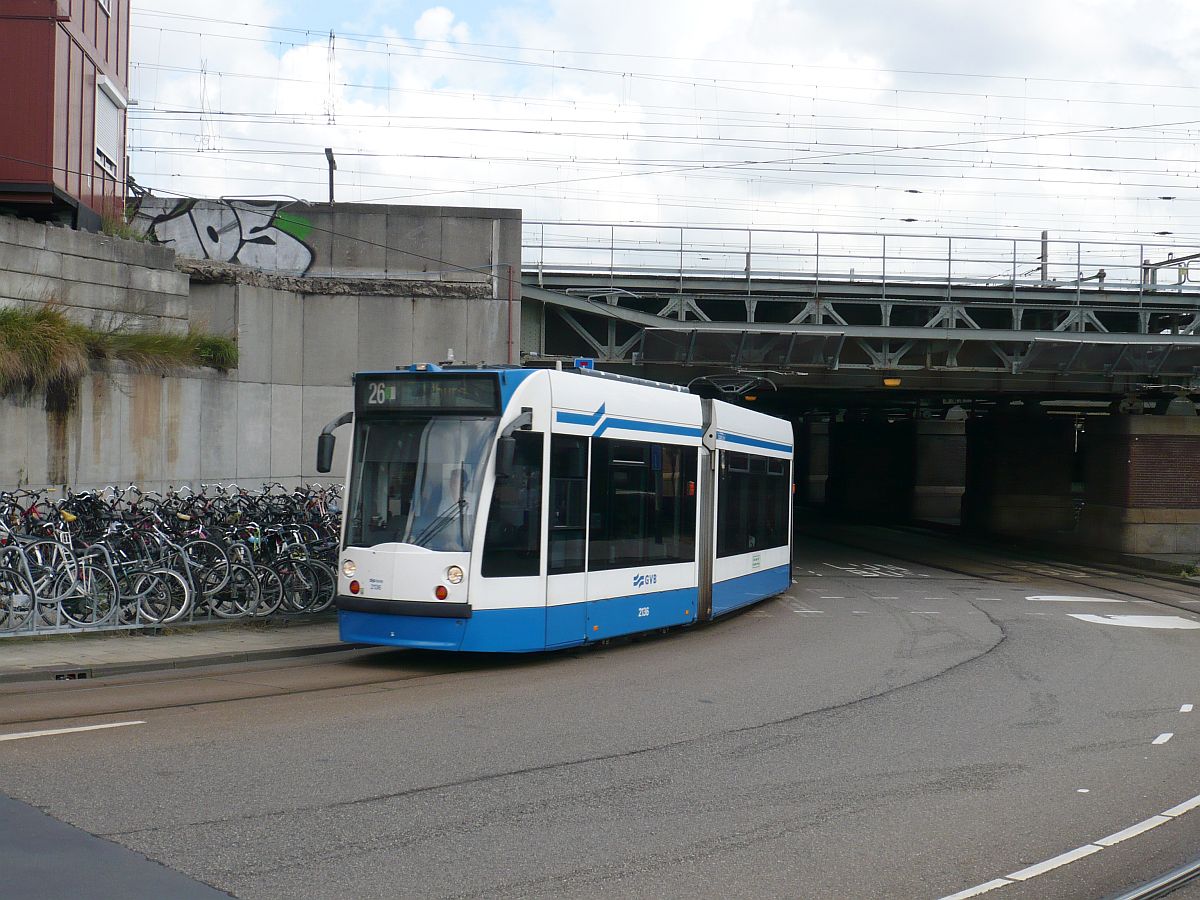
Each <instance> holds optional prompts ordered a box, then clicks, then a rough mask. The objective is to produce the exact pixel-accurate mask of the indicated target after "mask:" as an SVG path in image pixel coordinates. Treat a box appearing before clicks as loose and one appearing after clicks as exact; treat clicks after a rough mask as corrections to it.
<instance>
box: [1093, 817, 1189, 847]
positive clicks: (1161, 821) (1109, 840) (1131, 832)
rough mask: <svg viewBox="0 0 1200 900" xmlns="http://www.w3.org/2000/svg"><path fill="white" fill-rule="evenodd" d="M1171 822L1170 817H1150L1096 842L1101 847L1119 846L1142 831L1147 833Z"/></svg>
mask: <svg viewBox="0 0 1200 900" xmlns="http://www.w3.org/2000/svg"><path fill="white" fill-rule="evenodd" d="M1170 821H1171V817H1170V816H1163V815H1158V816H1151V817H1150V818H1148V819H1146V820H1144V821H1141V822H1138V823H1137V824H1136V825H1130V826H1129V827H1128V828H1123V829H1121V830H1120V831H1118V832H1117V833H1116V834H1110V835H1109V836H1108V837H1106V838H1100V840H1098V841H1096V843H1097V844H1099V845H1100V846H1101V847H1111V846H1113V845H1114V844H1119V843H1121V841H1127V840H1129V839H1130V838H1131V837H1137V836H1138V835H1139V834H1141V833H1142V832H1144V831H1149V830H1150V829H1151V828H1157V827H1158V826H1159V825H1165V824H1166V823H1167V822H1170Z"/></svg>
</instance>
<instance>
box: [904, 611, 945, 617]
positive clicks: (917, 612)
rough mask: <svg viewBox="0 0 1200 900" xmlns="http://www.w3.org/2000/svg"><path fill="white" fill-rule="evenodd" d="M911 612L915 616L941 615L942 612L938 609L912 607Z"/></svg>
mask: <svg viewBox="0 0 1200 900" xmlns="http://www.w3.org/2000/svg"><path fill="white" fill-rule="evenodd" d="M909 612H910V613H912V614H913V615H914V616H940V615H941V614H942V613H941V611H940V610H936V609H910V610H909Z"/></svg>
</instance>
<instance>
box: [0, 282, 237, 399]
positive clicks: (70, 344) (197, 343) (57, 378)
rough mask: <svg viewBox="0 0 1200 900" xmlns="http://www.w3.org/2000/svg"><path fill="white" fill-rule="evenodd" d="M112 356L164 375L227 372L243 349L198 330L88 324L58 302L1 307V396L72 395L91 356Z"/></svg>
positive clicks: (108, 357)
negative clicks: (188, 370)
mask: <svg viewBox="0 0 1200 900" xmlns="http://www.w3.org/2000/svg"><path fill="white" fill-rule="evenodd" d="M108 359H113V360H121V361H122V362H125V363H127V364H128V365H130V366H132V367H133V368H135V369H136V370H138V371H141V372H153V373H157V374H164V375H165V374H167V373H169V372H172V371H175V370H178V369H181V368H185V367H188V366H206V367H209V368H214V369H219V370H221V371H223V372H224V371H228V370H229V369H233V368H236V367H237V363H238V349H237V344H236V343H235V342H234V340H233V339H232V338H228V337H222V336H220V335H214V334H208V333H207V332H203V331H199V330H191V331H188V332H187V333H186V334H172V333H168V332H161V331H138V330H133V329H130V328H125V327H116V328H111V329H108V330H101V329H96V328H89V327H87V326H86V325H81V324H79V323H77V322H72V321H71V320H70V319H68V318H67V316H66V314H65V313H64V312H63V309H62V307H61V306H60V305H58V304H55V303H48V304H46V305H44V306H41V307H38V308H36V309H33V310H29V309H20V308H6V309H0V397H28V396H31V395H32V394H34V393H40V394H46V395H47V396H50V395H59V394H63V395H68V394H71V393H73V391H74V389H75V387H76V386H77V385H78V384H79V382H80V381H81V380H82V379H83V377H84V376H85V375H86V374H87V373H88V369H89V366H90V364H91V361H92V360H108Z"/></svg>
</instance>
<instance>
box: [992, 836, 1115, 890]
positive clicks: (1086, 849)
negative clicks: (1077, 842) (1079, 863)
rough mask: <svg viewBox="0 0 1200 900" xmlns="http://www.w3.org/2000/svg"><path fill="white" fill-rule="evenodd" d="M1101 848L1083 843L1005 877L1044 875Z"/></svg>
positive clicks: (1026, 878) (1024, 879) (1019, 879)
mask: <svg viewBox="0 0 1200 900" xmlns="http://www.w3.org/2000/svg"><path fill="white" fill-rule="evenodd" d="M1103 849H1104V848H1103V847H1101V846H1099V845H1097V844H1084V845H1083V846H1082V847H1076V848H1075V849H1074V850H1068V851H1067V852H1066V853H1060V854H1058V856H1054V857H1051V858H1050V859H1044V860H1042V861H1041V862H1040V863H1034V864H1033V865H1032V866H1026V867H1025V868H1024V869H1018V870H1017V871H1016V872H1012V873H1011V874H1009V875H1008V876H1006V877H1008V878H1009V879H1010V880H1012V881H1028V880H1029V879H1030V878H1037V877H1038V876H1039V875H1045V874H1046V873H1047V872H1049V871H1051V870H1053V869H1057V868H1058V867H1059V866H1065V865H1066V864H1067V863H1073V862H1075V860H1077V859H1083V858H1084V857H1085V856H1091V855H1092V854H1093V853H1099V852H1100V851H1101V850H1103Z"/></svg>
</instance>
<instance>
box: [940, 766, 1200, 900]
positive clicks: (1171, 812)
mask: <svg viewBox="0 0 1200 900" xmlns="http://www.w3.org/2000/svg"><path fill="white" fill-rule="evenodd" d="M1077 790H1078V792H1079V793H1081V794H1086V793H1088V789H1087V788H1078V789H1077ZM1197 807H1200V794H1198V795H1197V796H1195V797H1192V798H1191V799H1190V800H1184V801H1183V802H1182V803H1180V804H1179V805H1178V806H1172V807H1171V808H1170V809H1166V810H1163V811H1162V812H1161V813H1159V814H1158V815H1156V816H1151V817H1150V818H1148V819H1144V820H1142V821H1141V822H1138V823H1137V824H1136V825H1130V826H1129V827H1128V828H1124V829H1122V830H1121V831H1117V832H1114V833H1113V834H1110V835H1109V836H1108V837H1106V838H1100V839H1099V840H1098V841H1093V842H1092V843H1090V844H1084V845H1083V846H1082V847H1076V848H1075V849H1074V850H1068V851H1067V852H1066V853H1060V854H1059V855H1058V856H1055V857H1052V858H1051V859H1047V860H1044V861H1043V862H1040V863H1034V864H1033V865H1032V866H1027V867H1026V868H1024V869H1020V870H1019V871H1016V872H1013V873H1012V874H1011V875H1008V876H1006V877H1005V878H993V879H992V880H991V881H985V882H984V883H983V884H977V885H975V887H969V888H966V889H965V890H961V891H959V892H958V893H957V894H949V895H948V896H945V897H942V898H941V900H966V898H968V897H978V896H979V895H980V894H986V893H987V892H988V891H993V890H995V889H996V888H998V887H1004V886H1005V885H1006V884H1012V883H1013V882H1014V881H1028V880H1029V879H1030V878H1036V877H1037V876H1038V875H1043V874H1045V873H1046V872H1050V871H1052V870H1054V869H1057V868H1059V867H1060V866H1065V865H1067V864H1068V863H1072V862H1074V861H1075V860H1077V859H1083V858H1084V857H1085V856H1091V855H1092V854H1093V853H1099V852H1100V851H1101V850H1104V849H1105V848H1106V847H1112V846H1113V845H1114V844H1119V843H1121V841H1125V840H1128V839H1129V838H1131V837H1136V836H1137V835H1139V834H1142V833H1143V832H1146V831H1149V830H1150V829H1151V828H1157V827H1158V826H1159V825H1163V824H1165V823H1167V822H1169V821H1171V819H1173V818H1176V817H1178V816H1182V815H1183V814H1184V813H1188V812H1191V811H1192V810H1193V809H1196V808H1197Z"/></svg>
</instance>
